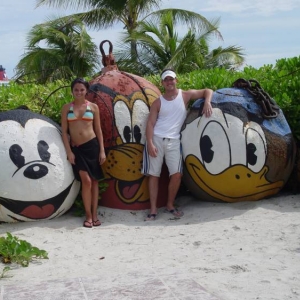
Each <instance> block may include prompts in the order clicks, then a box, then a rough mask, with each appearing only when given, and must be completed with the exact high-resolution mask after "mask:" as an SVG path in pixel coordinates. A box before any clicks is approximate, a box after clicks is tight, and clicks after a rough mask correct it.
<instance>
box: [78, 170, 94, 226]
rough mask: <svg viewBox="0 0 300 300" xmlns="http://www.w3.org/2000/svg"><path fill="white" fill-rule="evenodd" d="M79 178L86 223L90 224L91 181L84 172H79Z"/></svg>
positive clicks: (91, 219) (91, 218)
mask: <svg viewBox="0 0 300 300" xmlns="http://www.w3.org/2000/svg"><path fill="white" fill-rule="evenodd" d="M79 175H80V178H81V196H82V200H83V205H84V210H85V216H86V221H88V222H92V221H93V215H92V180H91V178H90V176H89V174H88V173H87V172H86V171H81V170H80V171H79Z"/></svg>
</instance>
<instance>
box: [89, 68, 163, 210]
mask: <svg viewBox="0 0 300 300" xmlns="http://www.w3.org/2000/svg"><path fill="white" fill-rule="evenodd" d="M159 95H160V91H159V89H158V88H157V87H156V86H154V85H153V84H152V83H150V82H148V81H147V80H145V79H144V78H142V77H139V76H136V75H133V74H129V73H125V72H120V71H118V70H113V71H108V72H106V73H104V74H102V75H100V76H99V77H97V78H95V79H93V80H91V82H90V92H89V94H88V95H87V99H88V100H89V101H91V102H94V103H96V104H97V105H98V107H99V110H100V118H101V128H102V131H103V139H104V147H105V150H106V157H107V159H106V162H105V163H104V164H103V165H102V169H103V171H104V173H105V178H106V179H105V182H106V183H108V188H107V190H106V191H105V192H104V193H102V194H101V199H100V201H99V204H100V205H102V206H106V207H111V208H119V209H131V210H139V209H147V208H149V206H150V204H149V203H150V202H149V189H148V177H146V176H144V175H142V174H141V169H142V161H143V149H144V145H145V141H146V134H145V133H146V123H147V118H148V114H149V109H150V106H151V104H152V103H153V102H154V100H155V99H156V98H157V97H158V96H159ZM168 180H169V178H168V172H167V170H166V168H164V169H163V172H162V176H161V179H160V190H159V194H158V195H159V196H158V207H160V206H164V205H165V203H166V200H167V183H168Z"/></svg>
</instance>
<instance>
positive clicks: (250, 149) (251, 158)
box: [247, 143, 257, 166]
mask: <svg viewBox="0 0 300 300" xmlns="http://www.w3.org/2000/svg"><path fill="white" fill-rule="evenodd" d="M255 151H256V146H255V145H254V144H253V143H250V144H248V145H247V161H248V163H249V164H250V165H251V166H254V165H255V164H256V162H257V155H256V154H255Z"/></svg>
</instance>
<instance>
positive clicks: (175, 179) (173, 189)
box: [167, 173, 182, 210]
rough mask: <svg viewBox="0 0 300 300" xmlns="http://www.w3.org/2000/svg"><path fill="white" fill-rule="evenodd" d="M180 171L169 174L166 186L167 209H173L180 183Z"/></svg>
mask: <svg viewBox="0 0 300 300" xmlns="http://www.w3.org/2000/svg"><path fill="white" fill-rule="evenodd" d="M181 177H182V174H181V173H175V174H173V175H171V176H170V181H169V186H168V202H167V210H173V209H175V207H174V202H175V198H176V195H177V192H178V190H179V187H180V183H181Z"/></svg>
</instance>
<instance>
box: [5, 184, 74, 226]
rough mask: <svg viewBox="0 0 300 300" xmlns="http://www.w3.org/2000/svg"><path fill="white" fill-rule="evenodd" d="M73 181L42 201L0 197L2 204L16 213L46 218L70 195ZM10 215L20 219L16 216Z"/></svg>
mask: <svg viewBox="0 0 300 300" xmlns="http://www.w3.org/2000/svg"><path fill="white" fill-rule="evenodd" d="M73 183H74V180H73V182H72V183H71V184H70V185H69V186H68V187H67V188H66V189H65V190H63V191H62V192H61V193H59V194H58V195H56V196H55V197H52V198H49V199H47V200H42V201H21V200H12V199H7V198H3V197H0V206H1V205H2V206H4V207H5V208H6V209H8V210H9V211H11V212H12V213H13V214H15V215H19V216H22V217H26V218H28V219H31V220H40V219H46V218H49V217H50V216H51V215H53V214H54V213H55V212H56V211H57V210H58V209H59V208H60V206H61V205H62V204H63V202H64V201H65V199H66V197H67V196H68V194H69V192H70V190H71V188H72V185H73ZM10 217H11V218H13V219H15V220H18V219H17V217H16V216H10ZM18 221H20V220H18Z"/></svg>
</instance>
